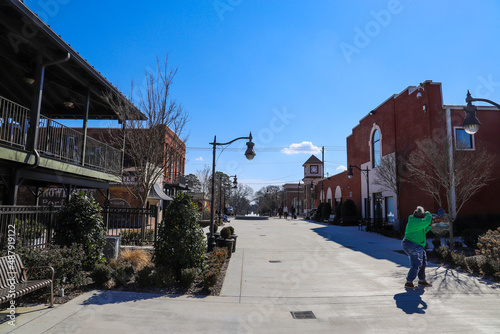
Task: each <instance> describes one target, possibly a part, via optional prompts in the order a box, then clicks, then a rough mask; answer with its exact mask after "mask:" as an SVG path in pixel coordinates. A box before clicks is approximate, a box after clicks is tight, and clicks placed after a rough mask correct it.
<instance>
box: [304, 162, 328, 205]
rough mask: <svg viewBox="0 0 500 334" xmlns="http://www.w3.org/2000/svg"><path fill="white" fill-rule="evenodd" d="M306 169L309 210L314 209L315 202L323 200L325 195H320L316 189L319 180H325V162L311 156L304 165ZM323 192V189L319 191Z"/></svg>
mask: <svg viewBox="0 0 500 334" xmlns="http://www.w3.org/2000/svg"><path fill="white" fill-rule="evenodd" d="M302 167H304V178H303V179H302V181H303V182H304V188H305V192H306V197H307V199H306V201H305V202H306V207H307V208H309V209H313V208H314V200H315V199H316V198H319V199H323V198H324V196H323V194H319V193H318V190H317V189H316V184H317V183H318V181H319V180H321V179H323V162H322V161H321V160H319V159H318V158H316V156H315V155H311V157H310V158H309V159H307V161H306V162H304V164H303V165H302ZM319 191H321V189H320V190H319Z"/></svg>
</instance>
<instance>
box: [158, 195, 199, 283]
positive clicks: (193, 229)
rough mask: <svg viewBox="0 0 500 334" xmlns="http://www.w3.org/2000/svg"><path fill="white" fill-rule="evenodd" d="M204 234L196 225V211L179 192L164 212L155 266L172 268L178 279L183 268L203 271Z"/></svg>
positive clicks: (189, 199) (194, 206)
mask: <svg viewBox="0 0 500 334" xmlns="http://www.w3.org/2000/svg"><path fill="white" fill-rule="evenodd" d="M204 239H205V235H204V232H203V229H202V228H201V227H200V225H199V224H198V210H197V207H196V205H195V204H194V203H193V202H192V201H191V198H190V197H189V196H188V195H186V194H184V193H180V194H178V195H177V196H175V198H174V200H173V201H172V203H171V204H170V205H169V206H168V207H167V209H166V211H165V217H164V219H163V223H162V224H161V226H160V228H159V230H158V240H157V243H156V245H155V255H154V262H155V264H156V266H157V267H168V268H172V270H173V271H174V273H175V276H176V278H177V279H180V274H181V270H182V269H185V268H200V269H201V268H202V267H203V261H204V258H205V248H206V242H205V240H204Z"/></svg>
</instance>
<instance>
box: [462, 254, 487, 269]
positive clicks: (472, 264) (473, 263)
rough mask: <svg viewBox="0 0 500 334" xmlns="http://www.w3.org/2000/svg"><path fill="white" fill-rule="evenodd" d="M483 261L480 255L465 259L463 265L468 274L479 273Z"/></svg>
mask: <svg viewBox="0 0 500 334" xmlns="http://www.w3.org/2000/svg"><path fill="white" fill-rule="evenodd" d="M482 262H483V260H482V259H481V256H480V255H476V256H469V257H466V258H465V265H466V266H467V270H468V271H469V272H470V273H479V271H480V268H481V263H482Z"/></svg>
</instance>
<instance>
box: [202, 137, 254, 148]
mask: <svg viewBox="0 0 500 334" xmlns="http://www.w3.org/2000/svg"><path fill="white" fill-rule="evenodd" d="M240 139H252V138H251V137H239V138H236V139H233V140H231V141H228V142H227V143H210V145H216V146H218V145H220V146H224V145H229V144H232V143H234V142H235V141H237V140H240Z"/></svg>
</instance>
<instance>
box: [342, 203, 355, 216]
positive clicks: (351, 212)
mask: <svg viewBox="0 0 500 334" xmlns="http://www.w3.org/2000/svg"><path fill="white" fill-rule="evenodd" d="M341 214H342V217H354V216H356V215H357V210H356V203H354V201H353V200H352V199H347V200H345V202H344V203H343V204H342V208H341Z"/></svg>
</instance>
